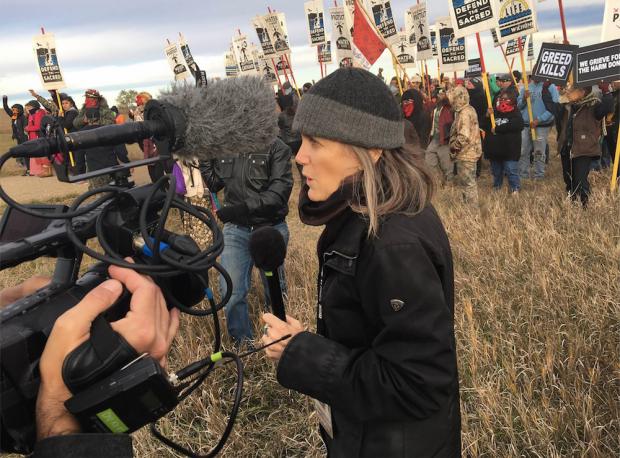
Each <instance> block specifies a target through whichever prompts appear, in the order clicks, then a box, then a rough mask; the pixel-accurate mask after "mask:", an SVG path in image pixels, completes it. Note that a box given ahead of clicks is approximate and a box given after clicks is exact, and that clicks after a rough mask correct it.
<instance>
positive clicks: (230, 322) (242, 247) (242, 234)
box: [220, 222, 289, 342]
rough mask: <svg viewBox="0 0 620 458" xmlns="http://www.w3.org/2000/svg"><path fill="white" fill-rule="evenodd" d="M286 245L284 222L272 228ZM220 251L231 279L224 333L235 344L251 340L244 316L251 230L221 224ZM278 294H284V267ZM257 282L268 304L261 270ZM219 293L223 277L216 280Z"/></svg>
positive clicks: (245, 316)
mask: <svg viewBox="0 0 620 458" xmlns="http://www.w3.org/2000/svg"><path fill="white" fill-rule="evenodd" d="M274 228H275V229H277V230H278V231H279V232H280V233H281V234H282V236H283V237H284V241H285V242H286V244H287V245H288V235H289V234H288V226H287V225H286V222H283V223H280V224H277V225H275V226H274ZM223 232H224V251H223V252H222V256H221V264H222V266H223V267H224V269H226V271H227V272H228V273H229V275H230V278H231V280H232V284H233V288H232V296H231V297H230V300H229V301H228V304H226V307H225V311H226V325H227V327H228V333H229V334H230V336H231V337H232V338H233V340H235V341H236V342H243V341H248V340H250V341H251V340H252V323H251V322H250V315H249V313H248V302H247V295H248V292H249V290H250V284H251V280H252V267H254V262H253V261H252V256H251V255H250V235H251V234H252V230H251V228H249V227H246V226H238V225H236V224H232V223H226V224H225V225H224V231H223ZM278 273H279V275H280V286H281V288H282V293H283V294H285V293H286V280H285V278H284V266H280V267H279V269H278ZM260 274H261V279H262V281H263V287H264V289H265V303H266V304H271V299H270V298H269V289H268V287H267V279H266V277H265V274H264V273H263V272H262V271H261V272H260ZM220 291H221V292H222V295H223V294H224V293H225V291H226V283H225V282H224V278H223V277H220Z"/></svg>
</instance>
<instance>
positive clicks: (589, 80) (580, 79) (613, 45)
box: [574, 40, 620, 86]
mask: <svg viewBox="0 0 620 458" xmlns="http://www.w3.org/2000/svg"><path fill="white" fill-rule="evenodd" d="M575 55H576V57H575V67H574V68H575V85H577V86H591V85H593V84H597V83H602V82H605V83H608V82H612V81H618V80H620V40H612V41H606V42H605V43H598V44H595V45H592V46H584V47H583V48H579V49H578V50H577V51H576V52H575Z"/></svg>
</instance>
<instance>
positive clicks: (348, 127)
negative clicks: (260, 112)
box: [293, 67, 405, 149]
mask: <svg viewBox="0 0 620 458" xmlns="http://www.w3.org/2000/svg"><path fill="white" fill-rule="evenodd" d="M293 130H296V131H298V132H301V133H302V134H304V135H309V136H311V137H322V138H327V139H330V140H336V141H339V142H342V143H347V144H350V145H357V146H362V147H365V148H382V149H392V148H398V147H401V146H403V145H404V144H405V128H404V124H403V118H402V114H401V110H400V108H399V106H398V103H397V102H396V99H395V98H394V96H393V95H392V94H391V93H390V90H389V88H388V87H387V86H386V85H385V83H384V82H383V81H381V80H380V79H379V77H377V76H375V75H373V74H372V73H370V72H368V71H366V70H362V69H360V68H353V67H346V68H341V69H338V70H336V71H335V72H333V73H331V74H329V75H327V76H326V77H325V78H323V79H322V80H320V81H319V82H318V83H316V84H315V85H314V86H312V88H311V89H310V90H309V91H308V92H307V93H306V94H305V95H304V96H303V97H302V98H301V101H300V102H299V106H298V107H297V114H296V115H295V120H294V121H293Z"/></svg>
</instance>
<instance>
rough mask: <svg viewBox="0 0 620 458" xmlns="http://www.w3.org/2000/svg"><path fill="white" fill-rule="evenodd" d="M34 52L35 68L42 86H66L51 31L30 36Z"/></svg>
mask: <svg viewBox="0 0 620 458" xmlns="http://www.w3.org/2000/svg"><path fill="white" fill-rule="evenodd" d="M32 46H33V49H34V54H35V56H36V58H37V68H38V69H39V75H41V82H42V83H43V87H44V88H45V89H47V90H53V89H62V88H63V87H66V86H67V85H66V84H65V82H64V80H63V78H62V72H61V71H60V65H58V56H57V55H56V40H55V38H54V34H53V33H46V34H43V35H37V36H35V37H33V38H32Z"/></svg>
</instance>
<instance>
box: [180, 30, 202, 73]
mask: <svg viewBox="0 0 620 458" xmlns="http://www.w3.org/2000/svg"><path fill="white" fill-rule="evenodd" d="M179 48H180V49H181V55H182V56H183V59H184V60H185V64H186V65H187V68H188V69H189V71H190V72H192V75H194V77H195V76H196V70H197V69H198V65H196V62H195V61H194V57H193V56H192V52H191V51H190V50H189V45H188V44H187V42H186V41H185V38H183V35H181V37H180V39H179ZM198 77H199V78H200V75H198Z"/></svg>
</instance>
